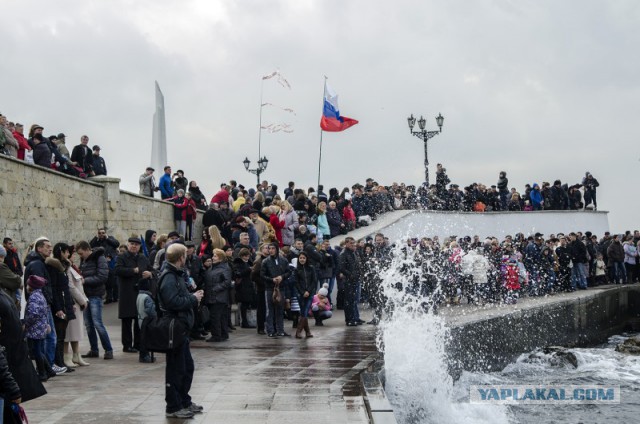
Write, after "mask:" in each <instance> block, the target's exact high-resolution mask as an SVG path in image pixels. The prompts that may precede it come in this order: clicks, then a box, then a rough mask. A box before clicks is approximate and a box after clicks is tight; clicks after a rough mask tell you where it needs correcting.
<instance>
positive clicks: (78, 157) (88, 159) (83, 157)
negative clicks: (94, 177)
mask: <svg viewBox="0 0 640 424" xmlns="http://www.w3.org/2000/svg"><path fill="white" fill-rule="evenodd" d="M71 162H75V163H76V164H77V166H79V167H81V168H82V169H83V170H84V173H85V174H87V175H89V174H91V173H92V172H93V169H92V167H91V164H92V163H93V158H92V154H91V149H90V148H89V137H87V136H86V135H83V136H82V137H80V144H78V145H77V146H75V147H74V148H73V150H72V151H71Z"/></svg>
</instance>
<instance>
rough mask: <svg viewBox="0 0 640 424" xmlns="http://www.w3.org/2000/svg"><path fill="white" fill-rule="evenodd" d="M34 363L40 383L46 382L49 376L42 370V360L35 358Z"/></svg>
mask: <svg viewBox="0 0 640 424" xmlns="http://www.w3.org/2000/svg"><path fill="white" fill-rule="evenodd" d="M35 361H36V369H37V370H38V378H39V379H40V381H47V380H48V379H49V376H48V375H47V371H46V370H45V368H44V358H35Z"/></svg>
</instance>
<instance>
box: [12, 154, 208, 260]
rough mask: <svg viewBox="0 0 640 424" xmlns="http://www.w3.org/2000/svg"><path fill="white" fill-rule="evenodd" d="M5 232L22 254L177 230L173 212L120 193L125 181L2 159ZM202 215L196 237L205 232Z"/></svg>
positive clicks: (158, 202) (156, 202)
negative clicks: (35, 244)
mask: <svg viewBox="0 0 640 424" xmlns="http://www.w3.org/2000/svg"><path fill="white" fill-rule="evenodd" d="M0 173H1V175H2V178H1V179H0V228H1V229H2V237H11V238H12V239H13V240H14V241H15V243H16V245H17V246H18V248H19V250H20V251H21V252H22V253H24V252H25V250H26V247H27V246H28V245H29V243H31V242H32V241H33V240H35V239H36V238H38V237H40V236H46V237H48V238H49V239H50V240H51V241H52V242H54V243H55V242H58V241H65V242H72V243H75V242H77V241H79V240H90V239H91V238H93V237H94V236H95V235H96V232H97V229H98V228H100V227H105V228H106V229H107V233H108V234H109V235H113V236H114V237H116V238H117V239H118V240H120V241H121V242H122V241H124V240H126V239H127V238H128V237H130V236H131V235H140V234H142V235H144V233H145V231H146V230H147V229H153V230H155V231H157V232H158V234H161V233H168V232H169V231H172V230H174V222H173V206H172V205H171V204H169V203H166V202H163V201H161V200H158V199H150V198H148V197H144V196H140V195H138V194H134V193H129V192H126V191H122V190H120V179H119V178H113V177H94V178H91V179H90V180H84V179H81V178H75V177H71V176H68V175H64V174H61V173H59V172H56V171H52V170H49V169H45V168H42V167H39V166H35V165H29V164H27V163H25V162H23V161H20V160H16V159H13V158H7V157H5V156H0ZM201 216H202V215H201V214H200V216H199V217H198V219H197V222H196V226H195V229H194V235H197V236H198V239H199V235H200V234H201V232H202V225H201V219H200V218H201Z"/></svg>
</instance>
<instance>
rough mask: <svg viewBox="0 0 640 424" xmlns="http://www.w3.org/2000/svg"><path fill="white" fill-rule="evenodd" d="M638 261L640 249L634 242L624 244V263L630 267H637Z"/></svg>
mask: <svg viewBox="0 0 640 424" xmlns="http://www.w3.org/2000/svg"><path fill="white" fill-rule="evenodd" d="M637 259H638V248H637V247H636V245H635V244H633V242H632V241H628V242H626V243H625V244H624V262H625V263H627V264H629V265H635V264H636V260H637Z"/></svg>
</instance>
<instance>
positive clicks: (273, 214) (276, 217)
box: [263, 205, 284, 247]
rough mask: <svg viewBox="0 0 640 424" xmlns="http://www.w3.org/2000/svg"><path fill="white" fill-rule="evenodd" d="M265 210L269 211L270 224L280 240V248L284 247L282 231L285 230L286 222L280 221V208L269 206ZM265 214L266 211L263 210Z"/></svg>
mask: <svg viewBox="0 0 640 424" xmlns="http://www.w3.org/2000/svg"><path fill="white" fill-rule="evenodd" d="M265 209H268V210H269V211H268V214H269V224H271V226H272V227H273V229H274V231H275V232H276V239H278V244H279V245H280V247H282V246H284V244H283V243H282V229H283V228H284V221H281V220H280V206H275V205H273V206H268V207H266V208H265ZM263 212H264V210H263Z"/></svg>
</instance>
